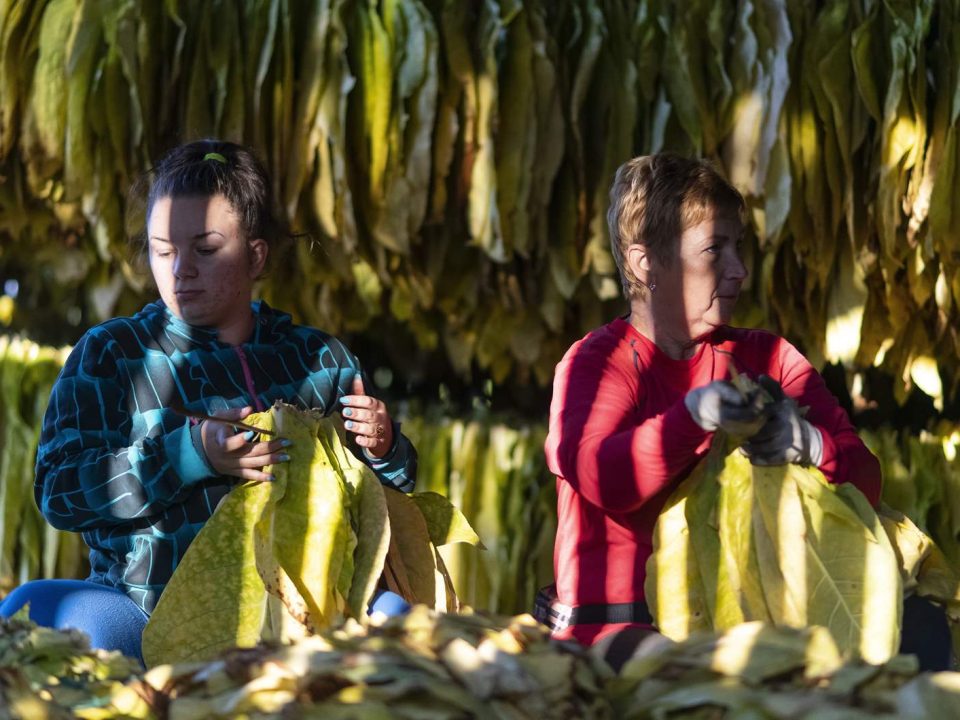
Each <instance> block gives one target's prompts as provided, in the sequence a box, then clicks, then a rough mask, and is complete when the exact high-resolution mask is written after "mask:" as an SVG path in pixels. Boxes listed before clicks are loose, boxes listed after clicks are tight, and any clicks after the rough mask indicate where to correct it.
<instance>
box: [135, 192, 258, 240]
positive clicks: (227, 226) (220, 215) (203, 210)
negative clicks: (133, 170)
mask: <svg viewBox="0 0 960 720" xmlns="http://www.w3.org/2000/svg"><path fill="white" fill-rule="evenodd" d="M239 227H240V219H239V217H238V216H237V214H236V213H235V212H234V210H233V206H232V205H231V204H230V201H229V200H227V199H226V198H225V197H224V196H223V195H186V196H177V197H170V196H169V195H168V196H165V197H160V198H157V199H156V201H154V203H153V206H152V207H151V208H150V217H148V218H147V231H148V233H149V235H150V236H151V237H161V238H165V239H171V238H177V237H181V236H187V237H193V236H194V235H197V234H200V233H204V232H209V231H211V230H217V231H218V232H221V233H224V234H235V233H236V232H237V230H239Z"/></svg>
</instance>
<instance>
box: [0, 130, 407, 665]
mask: <svg viewBox="0 0 960 720" xmlns="http://www.w3.org/2000/svg"><path fill="white" fill-rule="evenodd" d="M270 207H271V203H270V182H269V178H268V177H267V175H266V172H265V171H264V169H263V166H262V165H261V164H260V162H259V161H258V160H257V158H256V157H255V156H254V155H253V153H252V152H251V151H250V150H248V149H246V148H244V147H241V146H239V145H235V144H232V143H226V142H217V141H213V140H204V141H199V142H194V143H190V144H187V145H183V146H181V147H178V148H176V149H175V150H173V151H172V152H171V153H170V154H169V155H167V156H166V157H165V158H164V159H163V160H162V161H161V162H160V163H159V165H157V167H156V168H155V169H154V173H153V180H152V183H151V186H150V190H149V193H148V197H147V208H146V209H147V228H146V230H147V232H146V239H145V248H144V250H145V251H146V256H147V259H148V262H149V267H150V272H151V274H152V275H153V279H154V281H155V283H156V286H157V290H158V291H159V295H160V299H159V300H158V301H156V302H153V303H150V304H149V305H147V306H146V307H144V308H143V309H142V310H141V311H140V312H138V313H137V314H136V315H134V316H133V317H124V318H115V319H113V320H110V321H108V322H105V323H103V324H102V325H99V326H97V327H94V328H92V329H91V330H89V331H88V332H87V333H86V334H85V335H84V336H83V337H82V338H81V339H80V341H79V342H78V343H77V345H76V347H75V348H74V349H73V352H72V353H71V354H70V357H69V359H68V360H67V363H66V364H65V366H64V368H63V371H62V372H61V374H60V377H59V378H58V380H57V383H56V385H55V386H54V388H53V393H52V395H51V398H50V404H49V407H48V409H47V412H46V415H45V416H44V421H43V429H42V434H41V438H40V446H39V450H38V453H37V476H36V484H35V494H36V499H37V502H38V504H39V506H40V508H41V511H42V512H43V515H44V517H45V518H46V519H47V520H48V521H49V522H50V523H51V524H52V525H53V526H54V527H57V528H59V529H63V530H72V531H78V532H81V533H83V538H84V540H85V541H86V543H87V544H88V545H89V546H90V564H91V573H90V577H89V578H87V579H86V580H83V581H75V580H37V581H33V582H30V583H27V584H25V585H23V586H21V587H19V588H17V589H16V590H15V591H14V592H13V593H11V595H10V596H8V598H6V600H5V601H4V602H3V603H2V605H0V614H2V615H4V616H9V615H10V614H12V613H13V612H16V610H17V609H19V608H20V607H22V606H23V605H24V604H25V603H27V602H29V603H30V615H31V618H32V619H34V620H35V621H36V622H38V623H40V624H44V625H48V626H52V627H76V628H79V629H81V630H83V631H85V632H87V633H88V634H89V635H90V636H91V640H92V643H93V645H94V646H95V647H101V648H105V649H119V650H122V651H123V652H125V653H126V654H128V655H132V656H136V657H139V655H140V636H141V633H142V630H143V627H144V625H145V623H146V620H147V618H148V616H149V614H150V612H151V611H152V610H153V608H154V606H155V605H156V602H157V600H158V598H159V597H160V594H161V593H162V592H163V589H164V587H165V586H166V584H167V582H168V581H169V580H170V577H171V575H172V574H173V572H174V570H175V569H176V567H177V564H178V563H179V562H180V560H181V558H182V557H183V555H184V553H185V552H186V550H187V548H188V547H189V545H190V542H191V541H192V540H193V538H194V537H196V535H197V533H198V532H199V531H200V529H201V528H202V527H203V524H204V523H205V522H206V521H207V520H208V519H209V518H210V516H211V515H212V513H213V511H214V509H215V508H216V507H217V503H218V502H219V501H220V499H221V498H223V497H224V495H226V493H228V492H229V491H230V489H231V488H232V487H234V485H236V483H237V482H239V481H242V480H248V481H249V480H253V481H270V480H272V476H270V475H268V474H267V473H266V472H265V471H264V468H265V467H266V466H269V465H275V464H277V463H282V462H285V461H287V460H288V456H287V454H286V453H285V449H286V447H287V441H285V440H283V439H282V438H274V439H269V440H267V439H263V440H260V439H258V438H256V437H255V436H254V435H253V434H252V433H243V432H237V431H236V429H235V428H234V426H232V425H231V424H230V423H231V421H242V420H243V418H245V417H247V416H248V415H249V414H251V413H253V412H256V411H262V410H265V409H267V408H269V407H270V406H271V405H272V404H273V402H274V401H276V400H283V401H284V402H288V403H292V404H295V405H298V406H300V407H302V408H305V409H306V408H316V409H319V410H322V411H323V412H324V414H330V413H333V412H335V411H339V412H340V413H341V414H342V415H343V418H344V424H345V427H346V429H347V431H348V444H349V445H350V447H351V450H352V451H353V452H354V454H355V455H356V456H357V457H358V458H360V459H361V460H362V461H363V462H365V463H366V464H368V465H369V466H370V467H371V468H372V469H373V471H374V472H375V473H376V475H377V476H378V477H379V478H380V480H381V482H382V483H384V484H385V485H388V486H390V487H393V488H396V489H399V490H402V491H405V492H409V491H410V490H412V489H413V486H414V482H415V480H416V465H417V455H416V451H415V450H414V448H413V446H412V445H411V443H410V441H409V440H408V439H407V438H406V437H404V436H403V435H402V434H401V433H400V429H399V425H397V424H396V423H394V422H393V420H392V419H391V417H390V414H389V412H388V411H387V408H386V406H385V405H384V403H383V402H381V401H380V400H377V399H376V398H375V397H373V396H371V395H368V394H367V393H366V392H365V386H364V382H363V374H362V370H361V367H360V364H359V362H358V361H357V359H356V357H354V356H353V355H352V354H351V353H350V351H349V350H348V349H347V348H346V347H345V346H344V345H343V343H341V342H340V341H339V340H337V339H336V338H334V337H332V336H330V335H328V334H326V333H324V332H322V331H320V330H315V329H313V328H309V327H302V326H298V325H295V324H294V323H293V322H292V321H291V318H290V316H289V315H287V314H285V313H282V312H279V311H277V310H274V309H272V308H270V307H269V306H268V305H267V304H266V303H264V302H262V301H252V294H253V285H254V282H255V280H256V279H257V278H258V277H259V276H260V275H261V273H262V272H263V270H264V267H265V264H266V261H267V256H268V253H269V249H270V242H271V240H272V239H274V238H275V237H276V236H277V224H276V222H275V220H274V217H273V215H272V214H271V211H270ZM183 411H186V412H187V413H189V414H204V415H208V416H215V417H216V418H219V420H203V421H200V422H197V421H195V420H191V419H190V418H188V417H186V416H185V415H184V414H182V413H183ZM405 609H406V604H405V603H404V602H403V600H402V599H401V598H400V597H399V596H397V595H394V594H393V593H382V594H381V595H380V596H378V597H377V598H375V600H374V603H373V604H372V606H371V611H373V610H379V611H382V612H386V613H387V614H394V613H397V612H402V611H404V610H405Z"/></svg>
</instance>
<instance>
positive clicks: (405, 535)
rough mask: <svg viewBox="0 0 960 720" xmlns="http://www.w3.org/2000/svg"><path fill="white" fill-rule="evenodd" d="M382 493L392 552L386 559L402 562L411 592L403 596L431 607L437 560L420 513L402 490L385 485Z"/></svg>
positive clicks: (434, 601) (434, 602)
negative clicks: (385, 502) (387, 518)
mask: <svg viewBox="0 0 960 720" xmlns="http://www.w3.org/2000/svg"><path fill="white" fill-rule="evenodd" d="M383 492H384V495H385V497H386V499H387V509H388V511H389V513H390V534H391V543H390V544H391V553H390V557H389V558H388V562H391V563H392V562H400V563H402V565H403V569H404V571H405V573H406V577H407V580H408V581H409V584H410V586H409V590H410V592H411V594H412V596H411V597H405V599H406V600H407V601H409V602H412V603H423V604H424V605H427V606H428V607H433V606H434V605H435V604H436V598H437V586H436V570H437V560H436V556H435V555H434V550H433V546H432V544H431V542H430V533H429V531H428V530H427V524H426V522H425V520H424V518H423V513H422V512H420V508H419V507H418V506H417V504H416V503H415V502H414V501H413V500H411V499H410V498H409V497H407V496H406V495H404V494H403V493H402V492H399V491H397V490H393V489H391V488H384V489H383ZM394 549H396V553H394V552H393V550H394Z"/></svg>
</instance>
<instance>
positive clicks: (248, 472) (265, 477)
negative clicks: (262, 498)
mask: <svg viewBox="0 0 960 720" xmlns="http://www.w3.org/2000/svg"><path fill="white" fill-rule="evenodd" d="M230 475H233V477H238V478H242V479H244V480H253V481H255V482H273V481H275V480H276V479H277V478H276V476H275V475H273V474H272V473H268V472H264V471H263V470H258V469H256V468H238V469H237V470H235V471H233V472H231V473H230Z"/></svg>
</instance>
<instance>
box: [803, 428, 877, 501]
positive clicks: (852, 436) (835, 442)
mask: <svg viewBox="0 0 960 720" xmlns="http://www.w3.org/2000/svg"><path fill="white" fill-rule="evenodd" d="M818 429H819V430H820V434H821V436H822V437H823V460H822V461H821V463H820V466H819V469H820V471H821V472H822V473H823V475H824V477H825V478H826V479H827V481H828V482H831V483H834V484H839V483H845V482H848V483H852V484H853V485H854V486H856V488H857V489H858V490H860V492H862V493H863V494H864V495H865V496H866V498H867V500H869V501H870V504H871V505H873V506H874V507H876V506H877V505H878V504H879V503H880V491H881V487H882V477H881V472H880V462H879V461H878V460H877V458H876V457H875V456H874V455H873V453H872V452H870V450H869V449H868V448H867V446H866V445H864V444H863V441H862V440H861V439H860V437H859V436H858V435H857V434H856V432H855V431H854V430H853V429H852V428H849V429H846V428H845V429H843V430H840V431H838V432H831V431H830V430H828V429H827V428H824V427H818Z"/></svg>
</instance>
